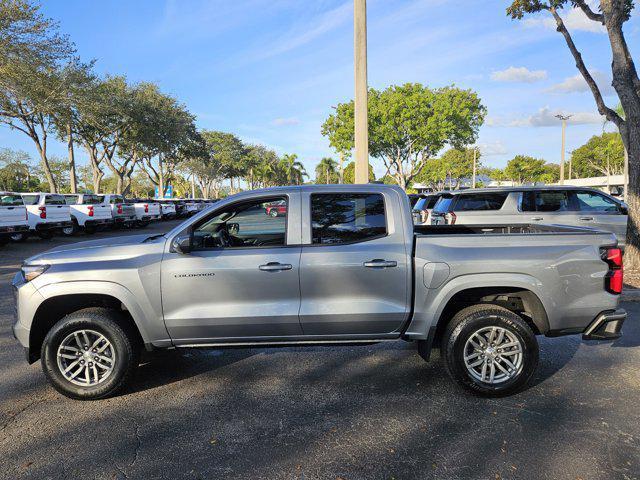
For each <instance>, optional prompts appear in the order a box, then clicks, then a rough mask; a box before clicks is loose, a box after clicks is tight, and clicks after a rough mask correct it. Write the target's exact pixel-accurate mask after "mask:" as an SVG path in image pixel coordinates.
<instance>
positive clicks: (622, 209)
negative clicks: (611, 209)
mask: <svg viewBox="0 0 640 480" xmlns="http://www.w3.org/2000/svg"><path fill="white" fill-rule="evenodd" d="M620 213H621V214H622V215H629V207H627V204H626V203H621V204H620Z"/></svg>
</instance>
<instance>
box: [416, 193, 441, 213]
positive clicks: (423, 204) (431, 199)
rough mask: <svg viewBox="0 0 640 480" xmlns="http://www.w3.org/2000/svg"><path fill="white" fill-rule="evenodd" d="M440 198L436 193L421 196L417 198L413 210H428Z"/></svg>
mask: <svg viewBox="0 0 640 480" xmlns="http://www.w3.org/2000/svg"><path fill="white" fill-rule="evenodd" d="M439 199H440V197H438V196H436V195H430V196H428V197H424V198H421V199H420V200H418V203H416V206H415V207H413V209H414V210H429V209H431V208H433V207H434V206H435V205H436V203H438V200H439Z"/></svg>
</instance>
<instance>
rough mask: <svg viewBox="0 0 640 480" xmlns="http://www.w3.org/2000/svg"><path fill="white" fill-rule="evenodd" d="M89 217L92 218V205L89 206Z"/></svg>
mask: <svg viewBox="0 0 640 480" xmlns="http://www.w3.org/2000/svg"><path fill="white" fill-rule="evenodd" d="M89 216H90V217H93V205H89Z"/></svg>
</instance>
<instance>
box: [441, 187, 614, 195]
mask: <svg viewBox="0 0 640 480" xmlns="http://www.w3.org/2000/svg"><path fill="white" fill-rule="evenodd" d="M537 190H547V191H549V190H581V191H584V190H590V191H592V192H599V193H605V194H606V192H603V191H602V190H598V189H597V188H592V187H576V186H574V185H541V186H537V187H536V186H530V185H527V186H521V187H488V188H467V189H464V190H442V191H440V192H437V195H464V194H469V193H471V194H473V193H495V192H527V191H537Z"/></svg>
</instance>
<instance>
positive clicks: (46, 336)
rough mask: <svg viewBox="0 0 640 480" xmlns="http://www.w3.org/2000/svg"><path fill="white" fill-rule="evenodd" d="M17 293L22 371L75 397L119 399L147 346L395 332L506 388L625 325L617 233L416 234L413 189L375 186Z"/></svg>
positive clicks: (148, 248) (181, 236)
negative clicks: (546, 351)
mask: <svg viewBox="0 0 640 480" xmlns="http://www.w3.org/2000/svg"><path fill="white" fill-rule="evenodd" d="M275 203H278V204H279V205H280V207H279V215H277V216H273V215H269V214H268V208H269V206H270V205H274V204H275ZM13 285H14V289H15V294H16V301H17V310H16V313H17V320H16V323H15V326H14V328H13V331H14V334H15V336H16V337H17V339H18V340H19V341H20V343H21V344H22V345H23V346H24V348H25V350H26V356H27V359H28V361H29V362H35V361H36V360H38V359H41V363H42V366H43V369H44V372H45V374H46V376H47V377H48V379H49V381H50V382H51V383H52V385H53V386H54V387H55V388H56V389H57V390H58V391H60V392H61V393H63V394H65V395H67V396H69V397H72V398H79V399H94V398H101V397H105V396H108V395H111V394H113V393H114V392H116V391H117V390H119V389H120V388H121V387H122V386H123V385H124V384H125V383H126V382H127V380H128V379H129V378H130V377H131V375H132V374H133V372H134V370H135V368H136V366H137V364H138V359H139V354H140V352H141V350H142V349H147V350H154V349H163V348H186V347H213V348H220V347H226V346H242V345H246V346H255V345H261V346H268V345H298V344H336V343H345V344H350V345H352V344H355V343H363V344H367V343H372V342H379V341H395V340H398V339H403V340H407V341H413V342H415V343H416V345H417V350H418V353H419V354H420V355H421V356H422V357H423V358H424V359H425V360H426V359H428V358H429V354H430V350H431V348H432V346H439V348H440V350H441V356H442V358H443V364H444V366H445V367H446V369H447V371H448V372H449V373H450V374H451V376H452V377H453V378H454V379H455V380H456V381H457V382H459V383H460V384H461V385H462V386H464V387H466V388H467V389H469V390H471V391H473V392H475V393H479V394H484V395H506V394H509V393H512V392H515V391H517V390H519V389H522V388H524V387H525V386H526V385H527V384H528V383H529V382H530V380H531V378H532V376H533V375H534V372H535V370H536V367H537V364H538V343H537V340H536V336H537V335H546V336H549V337H552V336H557V335H568V334H582V335H583V338H585V339H600V340H606V339H615V338H618V337H619V336H620V329H621V327H622V324H623V322H624V320H625V318H626V313H625V312H624V311H623V310H621V309H619V308H618V299H619V293H620V292H621V290H622V255H621V252H620V249H619V248H617V246H616V240H615V237H614V235H613V234H611V233H603V232H597V231H593V230H586V229H580V228H571V227H567V228H564V227H549V226H542V225H537V226H529V225H513V226H510V225H503V226H496V225H492V226H490V227H483V226H473V227H466V226H455V225H454V226H444V227H433V226H418V227H414V226H413V222H412V218H411V210H410V207H409V201H408V198H407V196H406V194H405V193H404V192H403V191H402V190H400V189H399V188H396V187H391V186H385V185H374V184H370V185H357V186H354V185H333V186H332V185H327V186H324V185H317V186H302V187H283V188H274V189H266V190H256V191H252V192H244V193H240V194H237V195H234V196H232V197H229V198H227V199H225V200H223V201H220V202H219V203H217V204H216V205H215V207H214V208H211V209H209V210H206V211H203V212H201V213H200V214H198V215H196V216H194V217H192V218H190V219H188V220H186V221H185V222H184V223H182V224H181V225H179V226H178V227H176V228H175V229H174V230H172V231H171V232H169V233H167V234H164V235H162V234H161V235H153V236H149V235H136V236H128V237H119V238H113V237H111V238H108V239H104V240H96V241H89V242H81V243H75V244H71V245H66V246H61V247H57V248H55V249H53V250H51V251H48V252H46V253H44V254H41V255H37V256H35V257H32V258H30V259H28V260H27V261H26V262H25V264H24V265H23V266H22V269H21V271H20V272H19V273H17V274H16V276H15V278H14V282H13Z"/></svg>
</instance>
